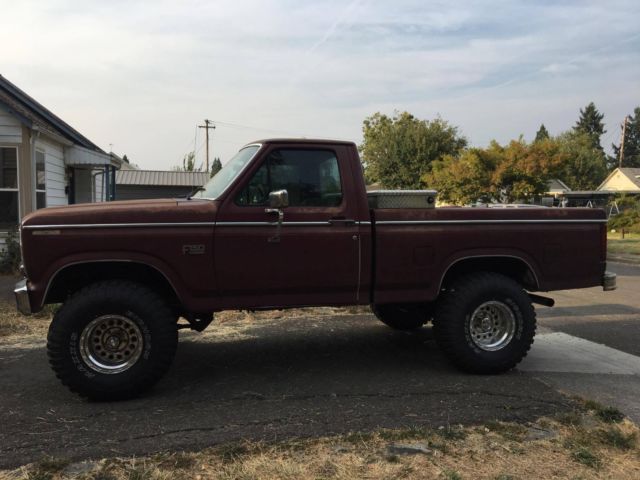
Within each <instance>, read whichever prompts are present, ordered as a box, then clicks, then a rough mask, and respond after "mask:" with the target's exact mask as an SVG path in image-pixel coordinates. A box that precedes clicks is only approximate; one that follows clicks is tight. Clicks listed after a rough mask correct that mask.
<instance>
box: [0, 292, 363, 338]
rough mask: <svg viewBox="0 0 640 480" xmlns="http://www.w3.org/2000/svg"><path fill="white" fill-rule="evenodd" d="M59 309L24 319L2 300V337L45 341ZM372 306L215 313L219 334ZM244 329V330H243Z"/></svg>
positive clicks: (47, 309)
mask: <svg viewBox="0 0 640 480" xmlns="http://www.w3.org/2000/svg"><path fill="white" fill-rule="evenodd" d="M57 308H58V307H57V306H55V305H47V306H46V307H45V308H44V309H43V310H42V311H41V312H38V313H37V314H35V315H31V316H25V315H22V314H20V313H19V312H18V311H17V310H16V307H15V305H14V304H13V303H9V302H4V301H0V338H2V337H16V336H40V337H42V338H44V337H45V336H46V334H47V329H48V328H49V323H50V322H51V319H52V317H53V314H54V313H55V310H56V309H57ZM369 313H371V311H370V310H369V307H345V308H337V307H320V308H295V309H288V310H272V311H264V312H249V311H246V310H240V311H226V312H220V313H218V314H216V319H215V328H214V327H213V326H212V327H211V330H216V333H217V334H218V335H220V333H221V331H220V330H221V329H224V326H225V324H229V325H231V324H233V330H234V331H235V330H238V328H239V327H242V323H244V324H245V326H250V325H251V324H254V323H260V322H264V321H271V320H278V319H285V318H295V317H322V316H327V315H350V314H351V315H352V314H369ZM240 330H241V328H240Z"/></svg>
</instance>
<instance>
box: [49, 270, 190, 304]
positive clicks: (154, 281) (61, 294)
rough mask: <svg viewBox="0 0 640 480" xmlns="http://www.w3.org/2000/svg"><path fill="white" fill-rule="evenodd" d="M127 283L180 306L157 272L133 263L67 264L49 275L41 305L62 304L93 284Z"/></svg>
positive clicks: (170, 285) (166, 280) (174, 292)
mask: <svg viewBox="0 0 640 480" xmlns="http://www.w3.org/2000/svg"><path fill="white" fill-rule="evenodd" d="M105 280H128V281H133V282H137V283H140V284H143V285H146V286H148V287H150V288H152V289H154V290H156V291H157V292H158V293H159V294H160V295H162V297H163V298H165V299H166V300H167V301H168V303H169V304H170V305H172V306H173V307H178V306H179V305H180V301H179V298H180V297H179V296H178V291H177V289H176V288H175V286H174V284H173V283H172V282H171V280H170V279H169V277H168V276H167V275H166V274H165V273H164V272H162V271H161V270H160V269H159V268H157V267H155V266H153V265H150V264H148V263H145V262H141V261H133V260H111V259H110V260H86V261H77V262H73V263H68V264H66V265H63V266H62V267H60V268H59V269H58V270H56V272H55V273H54V274H53V275H51V277H50V279H49V282H48V283H47V287H46V289H45V292H44V295H43V299H42V303H43V305H44V304H47V303H63V302H64V301H65V300H66V298H67V297H68V296H69V295H70V294H72V293H74V292H76V291H77V290H79V289H80V288H82V287H84V286H85V285H88V284H89V283H94V282H97V281H105Z"/></svg>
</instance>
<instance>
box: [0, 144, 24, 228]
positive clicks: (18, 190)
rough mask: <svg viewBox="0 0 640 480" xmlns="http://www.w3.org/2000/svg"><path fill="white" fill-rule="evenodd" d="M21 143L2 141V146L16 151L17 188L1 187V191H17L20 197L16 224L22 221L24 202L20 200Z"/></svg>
mask: <svg viewBox="0 0 640 480" xmlns="http://www.w3.org/2000/svg"><path fill="white" fill-rule="evenodd" d="M20 147H21V145H20V144H16V143H0V148H13V149H15V151H16V188H4V187H3V188H0V192H16V195H17V197H18V219H17V221H16V225H20V222H21V221H22V202H21V200H20Z"/></svg>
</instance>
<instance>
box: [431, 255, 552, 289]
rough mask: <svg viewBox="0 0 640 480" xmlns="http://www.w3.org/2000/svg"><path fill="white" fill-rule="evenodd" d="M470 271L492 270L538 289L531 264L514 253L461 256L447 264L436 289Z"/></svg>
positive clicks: (528, 286)
mask: <svg viewBox="0 0 640 480" xmlns="http://www.w3.org/2000/svg"><path fill="white" fill-rule="evenodd" d="M472 272H494V273H500V274H502V275H505V276H506V277H509V278H511V279H513V280H515V281H517V282H518V283H519V284H521V285H522V286H523V287H524V288H526V289H527V290H533V291H535V290H538V289H539V288H540V282H539V280H538V274H537V273H536V270H535V269H534V268H533V266H532V264H531V263H530V262H529V261H527V260H526V259H524V258H522V257H519V256H516V255H472V256H466V257H461V258H458V259H456V260H454V261H453V262H451V263H450V264H449V266H448V267H447V269H446V270H445V272H444V274H443V275H442V277H441V278H440V285H439V288H438V291H440V290H442V289H443V288H446V287H447V285H448V284H449V283H451V281H452V280H455V279H456V278H459V277H461V276H463V275H465V274H469V273H472Z"/></svg>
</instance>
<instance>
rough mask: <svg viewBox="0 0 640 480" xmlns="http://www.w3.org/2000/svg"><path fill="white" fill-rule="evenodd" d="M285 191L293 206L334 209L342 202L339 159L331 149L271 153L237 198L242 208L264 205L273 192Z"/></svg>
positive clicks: (282, 150) (276, 151)
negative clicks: (244, 206)
mask: <svg viewBox="0 0 640 480" xmlns="http://www.w3.org/2000/svg"><path fill="white" fill-rule="evenodd" d="M282 189H285V190H287V191H288V192H289V205H290V206H292V207H296V206H297V207H332V206H337V205H340V204H341V203H342V186H341V182H340V171H339V168H338V159H337V158H336V155H335V153H334V152H332V151H330V150H289V149H280V150H275V151H273V152H271V154H270V155H269V156H268V157H267V159H266V160H265V162H264V164H263V165H262V166H261V167H260V168H259V169H258V171H257V172H256V173H255V174H254V176H253V177H252V178H251V180H250V181H249V183H248V184H247V185H246V186H245V187H244V189H243V190H242V191H241V192H240V194H239V195H238V196H237V197H236V203H237V204H238V205H249V206H264V205H267V204H268V203H269V192H273V191H275V190H282Z"/></svg>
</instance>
